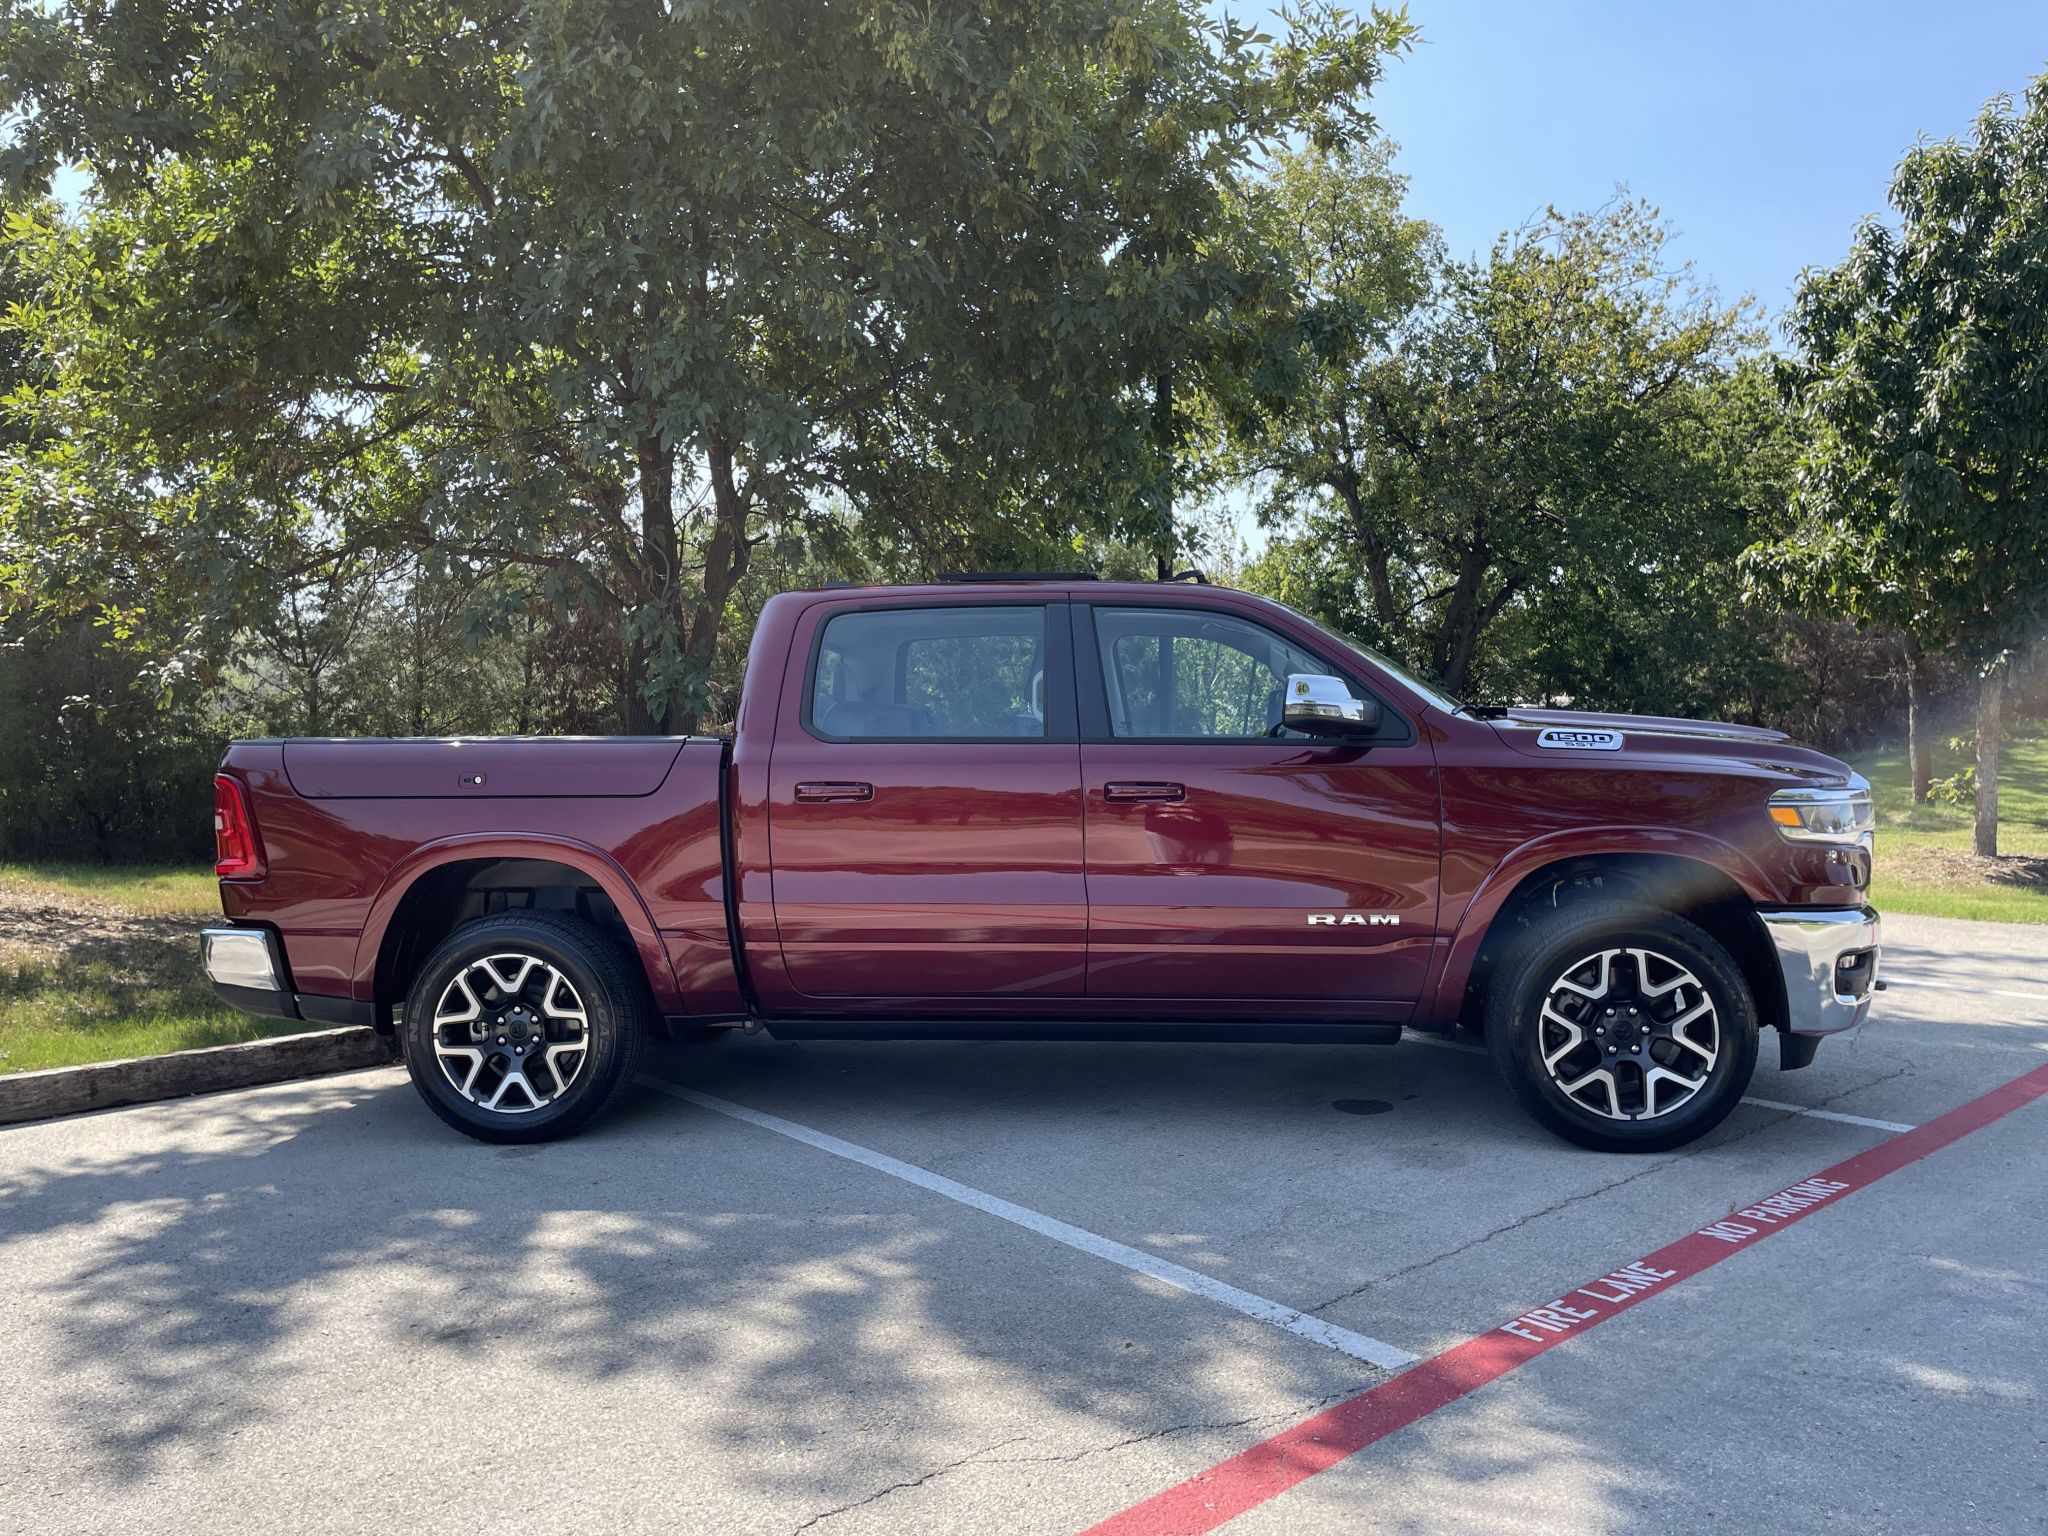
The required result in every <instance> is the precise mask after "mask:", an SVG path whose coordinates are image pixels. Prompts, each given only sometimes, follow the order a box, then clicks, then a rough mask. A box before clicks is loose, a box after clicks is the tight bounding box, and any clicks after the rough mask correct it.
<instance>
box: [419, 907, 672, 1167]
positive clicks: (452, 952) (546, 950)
mask: <svg viewBox="0 0 2048 1536" xmlns="http://www.w3.org/2000/svg"><path fill="white" fill-rule="evenodd" d="M604 942H605V940H604V938H603V936H602V935H601V934H599V933H597V932H596V930H594V929H590V928H589V927H588V925H587V924H582V923H574V922H568V921H551V920H547V919H534V918H521V917H518V916H514V915H507V916H504V917H495V918H485V919H483V920H481V921H479V922H475V923H471V924H469V925H467V926H466V927H463V928H461V929H458V930H457V931H456V932H455V933H453V934H451V935H450V936H449V937H448V938H447V939H446V940H444V941H443V942H442V944H441V945H440V947H439V948H437V949H436V950H435V951H434V952H433V954H431V955H429V956H428V957H427V961H426V963H425V964H424V965H422V966H421V967H420V970H419V974H418V975H417V976H416V977H415V978H414V980H413V985H412V990H411V992H410V993H409V994H408V995H407V997H406V1002H405V1018H404V1022H403V1024H402V1025H401V1032H402V1034H403V1035H404V1037H405V1039H404V1044H405V1060H406V1066H407V1068H408V1069H409V1071H410V1073H411V1076H412V1082H413V1086H414V1087H415V1088H416V1089H418V1090H419V1093H420V1097H421V1098H423V1099H425V1100H426V1101H427V1103H428V1105H429V1106H430V1107H431V1108H432V1109H433V1111H434V1113H436V1114H437V1115H439V1116H440V1117H441V1118H442V1119H443V1120H445V1121H447V1122H448V1123H449V1124H450V1125H452V1126H454V1127H455V1128H456V1129H457V1130H460V1131H463V1132H465V1133H467V1134H469V1135H471V1136H476V1137H478V1138H480V1139H482V1140H487V1141H499V1142H527V1141H547V1140H551V1139H553V1138H555V1137H559V1136H566V1135H568V1134H570V1133H571V1132H573V1131H575V1130H577V1129H579V1128H580V1127H582V1126H583V1125H584V1124H585V1123H587V1122H588V1121H589V1120H590V1119H591V1118H592V1117H593V1116H594V1115H596V1114H597V1113H598V1112H599V1111H600V1110H601V1109H603V1108H604V1106H605V1105H606V1104H607V1103H609V1102H610V1100H611V1097H612V1092H613V1089H614V1088H615V1087H616V1085H617V1083H618V1080H619V1077H620V1075H621V1073H622V1072H623V1070H624V1069H625V1066H626V1057H627V1055H628V1051H627V1040H628V1035H629V1032H631V1031H633V1030H637V1029H638V1028H640V1020H639V1018H638V1016H637V1012H636V1010H634V1009H633V1008H632V1007H631V1006H630V999H629V998H627V997H623V996H621V995H620V991H621V989H620V986H619V978H618V976H617V974H616V967H615V966H611V967H608V966H606V965H605V964H604V963H603V961H602V959H601V958H600V953H599V951H598V948H597V946H599V945H601V944H603V943H604ZM501 954H523V955H532V956H535V957H536V958H538V959H540V960H542V961H545V962H546V963H547V964H549V965H552V966H554V967H555V968H556V969H557V970H559V971H560V972H561V973H562V974H563V975H564V976H566V977H567V978H568V979H569V984H570V985H571V986H572V987H574V988H575V989H576V995H577V997H578V998H580V999H581V1000H582V1003H583V1012H584V1016H585V1018H586V1020H587V1021H588V1029H589V1034H590V1051H589V1054H588V1055H587V1056H586V1057H585V1059H584V1062H583V1065H582V1066H581V1067H580V1068H578V1070H577V1072H576V1076H575V1078H574V1079H573V1080H572V1081H571V1082H570V1084H569V1088H568V1091H567V1092H565V1093H564V1094H563V1095H562V1096H561V1097H560V1098H559V1099H556V1100H555V1101H554V1102H553V1103H550V1104H548V1105H546V1106H544V1107H543V1108H540V1109H535V1110H528V1111H526V1112H524V1113H517V1114H502V1113H498V1112H496V1111H492V1110H486V1109H484V1108H482V1107H481V1106H480V1105H477V1104H472V1103H471V1102H470V1101H469V1100H467V1099H465V1098H464V1097H463V1096H462V1095H461V1093H460V1092H458V1091H457V1089H456V1087H455V1085H454V1084H453V1083H452V1082H450V1081H449V1080H448V1078H447V1075H446V1074H445V1073H444V1072H443V1071H442V1069H441V1064H440V1062H439V1060H438V1059H437V1058H436V1057H435V1054H434V1038H433V1037H434V1027H433V1022H432V1021H433V1017H434V1010H435V1006H436V1004H437V1003H438V1002H439V1000H440V997H441V994H442V992H443V991H445V990H446V988H447V986H448V984H449V982H450V981H452V980H453V979H454V977H455V976H456V975H457V973H459V972H460V971H461V970H463V969H464V968H465V967H467V966H469V965H471V964H472V963H474V962H475V961H477V960H481V959H483V958H485V957H486V956H490V955H501ZM608 972H611V973H612V974H607V973H608Z"/></svg>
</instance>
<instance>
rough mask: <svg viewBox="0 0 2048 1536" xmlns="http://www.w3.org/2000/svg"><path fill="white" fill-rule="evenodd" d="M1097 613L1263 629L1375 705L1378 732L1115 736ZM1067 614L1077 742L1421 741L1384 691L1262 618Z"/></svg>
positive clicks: (1326, 745) (1205, 612)
mask: <svg viewBox="0 0 2048 1536" xmlns="http://www.w3.org/2000/svg"><path fill="white" fill-rule="evenodd" d="M1098 608H1101V609H1104V610H1108V611H1114V610H1118V609H1147V608H1153V609H1158V610H1160V611H1161V612H1165V613H1177V614H1193V615H1195V616H1197V617H1205V618H1219V617H1220V618H1229V619H1235V620H1237V622H1238V623H1240V624H1247V625H1250V626H1251V627H1252V628H1253V629H1263V630H1265V631H1267V632H1268V633H1269V634H1272V635H1276V636H1278V637H1279V638H1280V639H1282V640H1284V641H1286V642H1287V643H1288V644H1289V645H1291V646H1293V647H1294V648H1295V649H1296V650H1298V651H1301V652H1303V653H1304V654H1306V655H1308V656H1311V657H1313V658H1314V659H1315V660H1316V661H1317V662H1319V663H1320V664H1321V665H1322V667H1323V668H1324V675H1326V676H1329V677H1336V678H1341V679H1343V681H1344V683H1345V684H1346V685H1347V686H1348V687H1350V688H1351V689H1352V691H1353V693H1354V694H1355V695H1356V696H1357V697H1359V698H1370V699H1375V700H1377V701H1378V703H1379V706H1380V724H1379V729H1378V730H1377V731H1375V732H1373V733H1372V734H1371V735H1369V736H1364V735H1361V736H1343V737H1337V736H1119V735H1117V734H1116V732H1115V728H1114V725H1113V723H1112V722H1111V719H1110V711H1109V679H1108V675H1107V674H1106V673H1105V672H1104V671H1103V665H1102V647H1101V644H1100V642H1099V640H1098V638H1097V636H1096V630H1095V610H1096V609H1098ZM1067 612H1068V614H1069V616H1070V618H1071V620H1072V623H1073V632H1074V679H1075V691H1076V693H1077V694H1078V696H1079V704H1080V726H1081V740H1082V741H1084V742H1086V743H1088V744H1089V745H1091V746H1119V747H1128V746H1163V747H1268V748H1271V747H1285V748H1288V749H1290V750H1292V751H1296V752H1300V751H1304V750H1309V751H1313V750H1316V749H1318V748H1321V749H1328V750H1342V749H1349V750H1354V751H1355V750H1357V749H1358V748H1361V747H1406V746H1412V745H1414V744H1415V742H1416V741H1418V740H1419V739H1420V737H1419V736H1418V735H1417V733H1416V729H1415V722H1414V721H1413V720H1411V719H1409V717H1408V712H1407V711H1406V710H1405V709H1401V708H1398V707H1396V706H1395V705H1394V704H1393V703H1391V702H1390V701H1389V700H1388V698H1387V693H1386V690H1385V689H1383V688H1376V687H1374V686H1373V685H1372V683H1371V682H1370V681H1368V680H1367V679H1366V678H1364V677H1362V676H1360V675H1359V671H1358V669H1357V668H1356V667H1354V666H1349V665H1344V664H1341V663H1338V662H1334V661H1332V660H1331V659H1330V657H1329V654H1328V653H1327V652H1326V651H1324V650H1322V649H1321V648H1320V647H1317V646H1314V645H1309V644H1306V643H1304V642H1303V641H1302V639H1301V638H1300V637H1299V636H1298V635H1294V634H1291V633H1289V632H1288V631H1287V630H1285V629H1282V628H1281V627H1280V626H1278V625H1276V624H1272V623H1269V622H1268V621H1267V620H1265V619H1263V618H1256V617H1254V616H1252V615H1251V614H1247V613H1239V612H1238V611H1237V610H1236V609H1235V608H1225V607H1213V608H1212V607H1209V606H1207V605H1204V604H1196V605H1190V604H1187V603H1184V602H1147V601H1144V600H1143V599H1132V600H1129V601H1118V602H1086V603H1072V604H1069V605H1068V609H1067ZM1084 678H1085V679H1086V681H1085V682H1084V681H1083V679H1084Z"/></svg>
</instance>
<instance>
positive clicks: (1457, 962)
mask: <svg viewBox="0 0 2048 1536" xmlns="http://www.w3.org/2000/svg"><path fill="white" fill-rule="evenodd" d="M1615 854H1648V855H1652V856H1656V857H1663V858H1677V859H1686V860H1689V861H1691V862H1692V863H1695V864H1704V865H1707V866H1708V867H1709V868H1711V869H1713V870H1715V871H1717V872H1718V873H1720V874H1722V875H1725V876H1726V877H1727V878H1728V879H1730V880H1732V881H1734V882H1735V884H1736V885H1737V886H1739V887H1740V888H1741V889H1742V892H1743V894H1744V895H1746V896H1748V897H1749V899H1750V900H1751V901H1753V902H1757V903H1759V904H1765V903H1768V902H1770V901H1772V900H1775V899H1776V896H1777V891H1776V888H1775V887H1774V886H1773V885H1772V884H1771V882H1770V880H1769V879H1768V878H1766V876H1765V875H1764V872H1763V871H1762V870H1761V869H1759V868H1758V867H1757V864H1756V862H1755V860H1753V859H1751V858H1750V857H1749V855H1747V854H1745V853H1744V852H1742V850H1741V849H1739V848H1736V847H1735V846H1734V845H1733V844H1730V843H1726V842H1723V841H1722V840H1721V839H1720V838H1718V837H1709V836H1708V835H1707V834H1705V833H1703V832H1688V831H1684V830H1682V829H1680V828H1676V827H1628V826H1618V827H1572V828H1569V829H1567V830H1565V831H1561V832H1548V833H1545V834H1544V835H1543V836H1541V837H1534V838H1531V839H1530V840H1529V841H1528V842H1526V843H1522V844H1519V845H1517V846H1516V847H1515V848H1513V849H1512V850H1510V851H1509V852H1508V853H1507V854H1506V855H1505V856H1503V857H1502V858H1501V860H1500V861H1499V862H1498V863H1496V864H1495V865H1494V866H1493V868H1492V869H1491V870H1490V871H1488V872H1487V875H1486V877H1485V878H1484V879H1483V880H1481V881H1480V882H1479V885H1478V886H1477V888H1475V889H1474V890H1473V892H1472V895H1471V897H1470V899H1469V900H1468V901H1467V902H1466V903H1465V910H1464V912H1463V913H1462V914H1461V915H1460V917H1459V919H1458V926H1457V928H1456V929H1455V930H1454V931H1453V932H1452V934H1451V938H1450V942H1449V943H1448V944H1447V945H1446V946H1445V947H1444V959H1443V966H1442V969H1441V970H1440V971H1439V973H1438V975H1437V977H1436V980H1435V982H1434V984H1433V985H1432V986H1431V987H1430V989H1429V991H1428V992H1427V993H1426V994H1425V995H1424V998H1423V1004H1422V1006H1421V1007H1420V1008H1418V1009H1417V1010H1416V1016H1417V1017H1418V1018H1421V1019H1451V1018H1455V1017H1457V1014H1458V1010H1459V1007H1460V1006H1461V1004H1462V1003H1463V1001H1464V997H1465V987H1466V985H1467V983H1469V982H1470V981H1471V979H1472V970H1473V967H1474V966H1475V965H1477V964H1478V961H1479V952H1480V950H1481V949H1482V948H1483V947H1484V945H1485V943H1486V935H1487V930H1488V929H1490V928H1491V927H1492V926H1493V920H1494V919H1495V918H1496V917H1498V916H1499V915H1500V912H1501V909H1502V908H1503V907H1505V906H1506V905H1507V904H1508V901H1509V899H1510V898H1511V897H1512V896H1513V895H1514V894H1515V892H1516V891H1517V890H1518V889H1520V887H1521V885H1522V882H1523V881H1524V880H1526V879H1528V877H1529V876H1531V875H1533V874H1534V873H1536V871H1538V870H1539V869H1542V868H1544V867H1545V866H1547V865H1551V864H1556V863H1559V862H1561V861H1563V860H1565V859H1576V858H1598V857H1601V856H1606V855H1615Z"/></svg>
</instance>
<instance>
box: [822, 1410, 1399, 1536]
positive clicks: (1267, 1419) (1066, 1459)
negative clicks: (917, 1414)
mask: <svg viewBox="0 0 2048 1536" xmlns="http://www.w3.org/2000/svg"><path fill="white" fill-rule="evenodd" d="M1360 1390H1361V1389H1360V1388H1359V1387H1356V1386H1350V1387H1341V1388H1339V1389H1338V1390H1336V1391H1334V1392H1326V1393H1324V1394H1323V1395H1322V1396H1320V1397H1313V1398H1310V1399H1309V1400H1308V1401H1306V1402H1304V1403H1299V1404H1296V1405H1294V1406H1292V1407H1288V1408H1282V1409H1277V1410H1275V1411H1273V1412H1271V1413H1256V1414H1252V1415H1250V1416H1249V1417H1246V1418H1241V1419H1190V1420H1188V1421H1186V1422H1185V1423H1180V1424H1167V1425H1164V1426H1162V1427H1160V1428H1158V1429H1148V1430H1146V1431H1144V1432H1143V1433H1142V1434H1136V1435H1126V1436H1124V1437H1123V1438H1122V1439H1120V1440H1112V1441H1110V1442H1109V1443H1107V1444H1106V1445H1084V1446H1082V1447H1081V1448H1080V1449H1079V1450H1076V1451H1045V1452H1040V1453H1035V1454H1031V1455H1023V1456H998V1455H996V1454H995V1452H997V1451H1000V1450H1001V1449H1002V1448H1003V1447H1004V1446H1006V1445H1015V1444H1016V1443H1017V1442H1018V1441H1019V1440H1021V1439H1023V1438H1024V1437H1023V1436H1022V1435H1012V1436H1011V1437H1010V1438H1009V1439H1007V1440H998V1441H997V1442H996V1443H995V1444H994V1445H987V1446H983V1447H982V1448H981V1449H980V1450H978V1451H970V1452H969V1453H968V1454H967V1455H965V1456H961V1457H957V1458H956V1459H954V1460H952V1461H949V1462H946V1463H945V1464H944V1465H942V1466H937V1467H933V1468H932V1469H931V1470H930V1471H929V1472H921V1473H919V1474H918V1475H917V1476H916V1477H910V1478H905V1479H904V1480H903V1481H901V1482H897V1483H891V1484H889V1485H888V1486H887V1487H886V1488H878V1489H876V1490H875V1491H874V1492H873V1493H868V1494H863V1495H862V1496H861V1497H860V1498H857V1499H853V1500H850V1501H849V1502H847V1503H845V1504H840V1505H837V1506H835V1507H834V1508H832V1509H826V1510H820V1511H819V1512H818V1513H817V1514H815V1515H812V1516H811V1517H810V1518H809V1519H807V1520H805V1521H804V1522H803V1523H802V1524H801V1525H798V1526H796V1527H795V1528H794V1529H793V1530H792V1531H791V1532H790V1536H797V1533H798V1532H801V1531H807V1530H809V1529H811V1528H812V1527H813V1526H815V1525H819V1524H822V1523H823V1522H824V1521H827V1520H830V1519H832V1518H834V1517H835V1516H838V1515H844V1514H848V1513H851V1512H852V1511H853V1510H856V1509H862V1508H865V1507H866V1506H867V1505H870V1504H874V1503H878V1502H880V1501H881V1500H883V1499H886V1498H888V1497H889V1496H890V1495H891V1494H896V1493H903V1492H905V1491H907V1490H909V1489H912V1488H922V1487H923V1486H924V1485H925V1484H926V1483H930V1482H934V1481H936V1480H937V1479H939V1478H942V1477H945V1476H947V1475H948V1474H949V1473H953V1472H958V1471H960V1470H961V1469H962V1468H964V1467H970V1466H985V1467H1022V1466H1046V1465H1052V1464H1056V1463H1072V1462H1081V1461H1088V1460H1092V1459H1093V1458H1095V1457H1097V1456H1113V1455H1115V1454H1116V1453H1117V1452H1118V1451H1123V1450H1128V1449H1129V1448H1130V1447H1132V1446H1134V1445H1143V1444H1145V1443H1146V1442H1147V1441H1151V1440H1164V1439H1166V1438H1167V1437H1168V1436H1170V1435H1186V1434H1193V1433H1196V1432H1198V1431H1203V1430H1229V1429H1254V1428H1263V1427H1264V1426H1266V1425H1268V1424H1291V1423H1294V1422H1295V1421H1297V1420H1299V1419H1301V1418H1304V1417H1305V1416H1307V1415H1308V1414H1310V1413H1313V1412H1315V1411H1316V1410H1317V1409H1319V1408H1326V1407H1328V1406H1329V1405H1330V1404H1332V1403H1335V1402H1341V1401H1342V1400H1343V1399H1345V1398H1348V1397H1355V1396H1357V1395H1358V1393H1359V1391H1360Z"/></svg>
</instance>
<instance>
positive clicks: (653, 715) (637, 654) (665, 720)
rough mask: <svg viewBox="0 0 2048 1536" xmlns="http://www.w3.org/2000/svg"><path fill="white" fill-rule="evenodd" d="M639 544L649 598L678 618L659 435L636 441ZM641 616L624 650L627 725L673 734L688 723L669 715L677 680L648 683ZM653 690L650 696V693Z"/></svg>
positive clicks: (668, 465) (669, 480)
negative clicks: (664, 685) (663, 684)
mask: <svg viewBox="0 0 2048 1536" xmlns="http://www.w3.org/2000/svg"><path fill="white" fill-rule="evenodd" d="M638 457H639V460H640V464H639V469H640V529H641V534H640V544H641V552H642V556H643V560H644V564H645V575H646V582H645V585H646V588H647V599H646V600H647V602H648V603H650V604H651V605H653V606H654V607H655V608H657V609H658V610H659V611H660V612H661V613H662V615H663V616H664V617H665V618H667V619H669V620H670V621H671V622H679V620H678V619H677V614H678V610H679V609H680V607H681V605H682V591H681V586H682V582H681V573H682V566H681V562H680V561H679V560H678V558H677V555H678V549H677V541H676V509H675V484H676V461H675V454H674V453H673V452H672V451H670V450H668V449H665V448H664V447H663V446H662V444H661V442H660V439H659V438H658V437H649V438H646V439H643V440H642V441H641V443H640V448H639V454H638ZM644 625H645V618H644V616H643V617H642V618H641V619H640V620H639V621H638V623H636V625H635V628H636V630H637V631H639V632H637V633H636V634H635V635H634V637H633V639H632V641H631V642H630V644H629V647H628V650H627V655H626V730H627V733H628V734H629V735H634V736H657V735H662V734H673V733H677V732H681V731H685V730H687V729H689V727H688V726H685V725H678V724H677V723H676V722H675V721H674V720H673V719H671V718H670V716H671V715H673V714H674V712H675V711H674V703H675V698H674V695H675V684H674V683H673V681H671V682H670V683H669V685H668V687H667V688H666V689H661V690H656V689H652V688H650V687H649V686H648V679H647V671H648V666H649V664H650V662H651V661H652V659H653V656H654V652H655V647H654V646H651V645H650V644H649V643H648V636H647V635H646V633H645V631H644ZM650 695H652V697H650Z"/></svg>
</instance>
